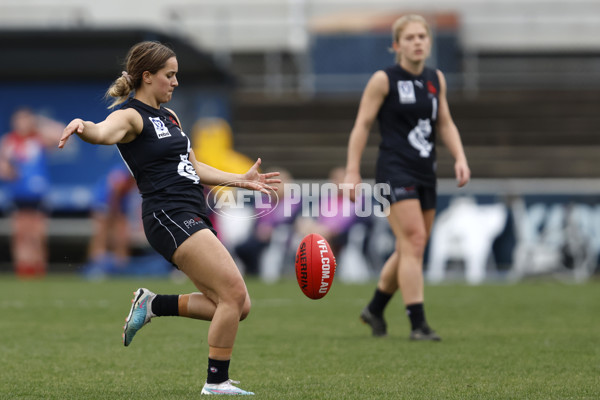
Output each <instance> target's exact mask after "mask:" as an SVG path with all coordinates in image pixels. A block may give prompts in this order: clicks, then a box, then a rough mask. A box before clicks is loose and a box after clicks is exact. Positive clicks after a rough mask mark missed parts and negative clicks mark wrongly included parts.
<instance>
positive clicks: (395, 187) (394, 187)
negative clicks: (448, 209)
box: [385, 182, 437, 210]
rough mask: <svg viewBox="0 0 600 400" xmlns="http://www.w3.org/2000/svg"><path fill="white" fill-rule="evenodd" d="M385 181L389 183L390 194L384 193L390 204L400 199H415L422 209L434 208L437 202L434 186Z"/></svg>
mask: <svg viewBox="0 0 600 400" xmlns="http://www.w3.org/2000/svg"><path fill="white" fill-rule="evenodd" d="M387 183H388V184H389V185H390V194H386V195H385V198H386V199H387V200H388V201H389V202H390V204H394V203H397V202H399V201H402V200H408V199H417V200H419V202H420V203H421V209H422V210H431V209H435V207H436V204H437V190H436V188H435V187H434V186H425V185H421V184H416V183H410V184H406V183H405V184H397V183H391V182H387Z"/></svg>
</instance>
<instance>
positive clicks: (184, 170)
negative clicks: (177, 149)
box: [177, 154, 200, 183]
mask: <svg viewBox="0 0 600 400" xmlns="http://www.w3.org/2000/svg"><path fill="white" fill-rule="evenodd" d="M179 157H180V158H181V161H180V162H179V165H177V173H178V174H179V175H181V176H183V177H184V178H188V179H191V180H193V181H194V183H199V182H200V177H199V176H198V174H196V169H194V165H193V164H192V163H191V162H190V160H189V159H188V155H187V154H180V155H179Z"/></svg>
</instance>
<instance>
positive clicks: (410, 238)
mask: <svg viewBox="0 0 600 400" xmlns="http://www.w3.org/2000/svg"><path fill="white" fill-rule="evenodd" d="M426 245H427V235H426V234H425V232H421V231H414V232H411V233H410V234H409V235H407V236H406V238H404V239H399V240H397V241H396V250H397V251H398V252H399V253H400V254H412V255H415V256H419V255H423V253H425V247H426Z"/></svg>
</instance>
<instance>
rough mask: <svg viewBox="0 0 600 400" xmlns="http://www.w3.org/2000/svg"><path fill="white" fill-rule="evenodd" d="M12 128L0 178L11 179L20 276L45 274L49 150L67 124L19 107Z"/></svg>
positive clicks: (4, 143) (0, 149)
mask: <svg viewBox="0 0 600 400" xmlns="http://www.w3.org/2000/svg"><path fill="white" fill-rule="evenodd" d="M11 128H12V131H10V132H8V133H7V134H5V135H4V136H3V137H2V139H1V140H0V179H2V180H5V181H7V182H8V185H7V186H8V191H9V196H10V197H11V198H10V200H11V202H12V218H13V230H12V231H13V235H12V243H11V252H12V259H13V264H14V268H15V272H16V274H17V275H18V276H20V277H35V276H44V275H45V273H46V269H47V263H48V260H47V259H48V249H47V238H46V235H47V228H46V211H47V210H46V208H45V204H44V202H45V196H46V194H47V193H48V189H49V185H50V182H49V178H48V165H47V155H46V152H47V150H48V149H49V148H54V147H55V144H56V140H57V139H59V138H60V135H61V134H62V130H63V128H64V125H62V124H61V123H59V122H57V121H54V120H51V119H49V118H46V117H43V116H41V115H37V114H35V113H34V112H33V111H32V110H30V109H29V108H19V109H17V110H16V111H15V112H14V113H13V115H12V117H11Z"/></svg>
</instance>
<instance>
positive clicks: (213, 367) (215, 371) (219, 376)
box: [206, 358, 230, 383]
mask: <svg viewBox="0 0 600 400" xmlns="http://www.w3.org/2000/svg"><path fill="white" fill-rule="evenodd" d="M229 361H230V360H225V361H223V360H213V359H212V358H209V359H208V371H207V372H208V376H207V377H206V383H221V382H225V381H226V380H228V379H229Z"/></svg>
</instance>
